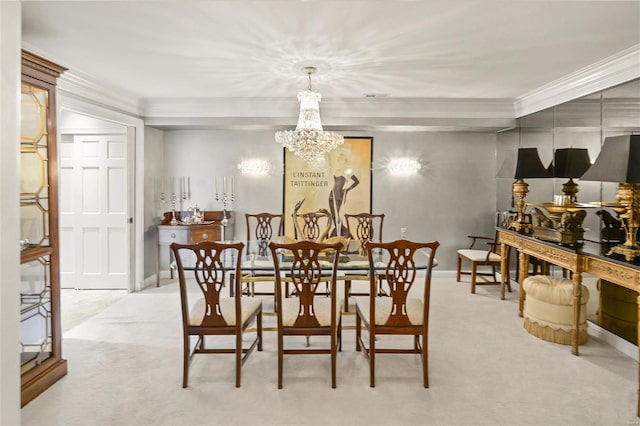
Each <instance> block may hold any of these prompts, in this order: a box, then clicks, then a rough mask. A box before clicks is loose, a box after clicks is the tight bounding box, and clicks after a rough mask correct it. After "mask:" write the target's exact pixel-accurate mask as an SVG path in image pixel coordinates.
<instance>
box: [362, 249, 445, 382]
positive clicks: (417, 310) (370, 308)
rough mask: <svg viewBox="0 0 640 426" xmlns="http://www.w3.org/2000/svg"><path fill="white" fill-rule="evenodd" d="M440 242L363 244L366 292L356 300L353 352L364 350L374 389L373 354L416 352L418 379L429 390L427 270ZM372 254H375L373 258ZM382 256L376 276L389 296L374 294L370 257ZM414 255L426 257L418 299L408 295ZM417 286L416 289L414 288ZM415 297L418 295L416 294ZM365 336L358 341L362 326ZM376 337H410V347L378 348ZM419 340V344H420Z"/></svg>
mask: <svg viewBox="0 0 640 426" xmlns="http://www.w3.org/2000/svg"><path fill="white" fill-rule="evenodd" d="M439 245H440V243H439V242H438V241H432V242H430V243H417V242H412V241H407V240H398V241H392V242H389V243H375V242H371V241H370V242H368V243H367V244H366V245H365V248H366V250H367V256H368V258H369V265H370V266H369V268H370V274H369V276H370V281H369V283H370V293H369V297H368V298H356V350H357V351H361V350H362V351H364V354H365V355H366V356H367V360H368V361H369V377H370V386H371V387H375V365H376V364H375V355H376V353H416V354H420V357H421V359H422V376H423V382H424V387H425V388H428V387H429V362H428V360H429V358H428V354H429V352H428V340H429V297H430V292H431V270H432V268H433V261H434V258H435V254H436V249H437V248H438V246H439ZM374 251H377V252H378V253H377V254H376V255H375V256H374V254H373V253H374ZM380 254H382V258H383V259H387V260H386V261H385V263H386V267H385V269H384V270H383V271H382V272H380V271H379V270H378V271H377V272H378V275H380V274H381V275H383V277H384V280H385V281H386V282H387V284H388V285H389V291H390V292H391V293H390V297H378V296H377V295H376V291H375V290H376V286H377V280H376V275H377V274H376V269H374V265H375V264H374V257H376V258H377V257H378V256H379V255H380ZM416 255H420V256H423V255H426V256H427V257H428V261H427V262H426V266H427V269H426V271H425V272H424V275H425V278H424V287H423V288H422V289H420V288H416V292H419V291H420V290H422V295H421V297H416V295H415V294H411V293H410V292H411V289H412V288H413V286H414V284H416V278H417V272H418V271H417V270H416V261H415V256H416ZM417 287H419V286H417ZM418 294H419V293H418ZM363 326H364V329H365V330H366V331H367V332H368V334H369V339H368V342H365V340H364V339H363V338H362V327H363ZM380 335H411V336H413V348H411V349H403V348H391V347H385V348H381V347H379V346H378V345H379V344H382V343H383V340H382V339H379V337H378V336H380ZM420 337H422V342H421V341H420Z"/></svg>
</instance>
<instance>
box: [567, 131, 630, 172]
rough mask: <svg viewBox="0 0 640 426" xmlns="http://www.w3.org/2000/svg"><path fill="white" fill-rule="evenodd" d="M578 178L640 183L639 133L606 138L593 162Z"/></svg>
mask: <svg viewBox="0 0 640 426" xmlns="http://www.w3.org/2000/svg"><path fill="white" fill-rule="evenodd" d="M580 179H581V180H595V181H599V182H619V183H640V135H625V136H612V137H608V138H606V139H605V140H604V144H603V145H602V149H601V150H600V155H598V158H596V161H595V163H593V166H591V167H590V168H589V170H587V172H586V173H585V174H583V175H582V176H581V178H580Z"/></svg>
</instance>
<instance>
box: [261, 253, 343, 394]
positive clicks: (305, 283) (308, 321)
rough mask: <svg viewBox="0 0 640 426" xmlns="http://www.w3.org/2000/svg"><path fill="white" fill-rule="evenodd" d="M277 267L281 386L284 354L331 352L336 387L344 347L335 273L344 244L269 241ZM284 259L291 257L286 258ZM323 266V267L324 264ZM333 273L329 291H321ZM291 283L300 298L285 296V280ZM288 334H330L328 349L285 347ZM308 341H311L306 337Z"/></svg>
mask: <svg viewBox="0 0 640 426" xmlns="http://www.w3.org/2000/svg"><path fill="white" fill-rule="evenodd" d="M269 247H270V248H271V252H272V256H273V261H274V265H275V270H276V299H277V305H278V311H277V321H278V389H282V376H283V363H284V355H285V354H330V355H331V387H332V388H335V387H336V358H337V352H338V351H339V350H341V348H342V320H341V318H342V317H341V310H342V309H341V301H338V300H337V293H336V276H337V272H338V260H339V257H340V256H339V252H340V250H341V249H342V243H335V244H322V243H317V242H314V241H298V242H295V243H290V244H283V243H282V244H278V243H274V242H272V243H270V244H269ZM284 258H288V259H287V260H286V261H284ZM323 265H324V266H323ZM326 273H330V288H331V290H330V292H329V295H328V296H326V295H325V294H324V292H321V291H320V288H321V286H320V283H321V282H324V281H326V278H325V277H324V274H326ZM285 280H286V281H289V282H291V284H292V286H293V289H294V292H295V294H296V295H297V297H291V298H284V297H283V291H282V286H283V281H285ZM285 336H305V337H307V339H308V338H309V337H310V336H329V337H330V343H329V348H327V347H326V346H325V347H320V348H319V347H310V346H307V347H306V348H286V349H285V347H284V337H285ZM307 342H308V340H307Z"/></svg>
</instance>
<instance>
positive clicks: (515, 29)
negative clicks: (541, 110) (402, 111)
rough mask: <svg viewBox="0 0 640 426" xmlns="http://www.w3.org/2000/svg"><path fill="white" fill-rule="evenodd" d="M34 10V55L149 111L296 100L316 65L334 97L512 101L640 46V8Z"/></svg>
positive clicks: (554, 2) (229, 4)
mask: <svg viewBox="0 0 640 426" xmlns="http://www.w3.org/2000/svg"><path fill="white" fill-rule="evenodd" d="M22 15H23V22H22V32H23V34H22V37H23V46H24V48H25V49H27V50H30V51H32V52H33V53H36V54H39V55H41V56H44V57H46V58H47V59H50V60H52V61H54V62H56V63H58V64H60V65H62V66H64V67H67V68H68V69H69V71H68V73H67V74H68V75H72V76H75V77H76V78H77V79H82V80H83V81H88V82H91V83H92V84H95V85H97V86H100V87H102V88H104V89H105V90H108V91H109V92H110V93H114V94H117V95H118V96H121V97H122V98H126V99H129V100H131V101H132V102H134V103H136V104H137V105H139V106H140V109H139V111H138V112H139V113H140V115H143V116H148V115H154V114H153V113H152V112H150V111H153V105H154V103H165V104H166V103H173V104H174V105H177V104H179V103H180V104H182V105H184V104H185V103H189V102H203V100H207V99H209V100H211V99H217V100H225V102H226V103H228V104H232V103H233V102H236V103H237V102H242V100H255V99H261V98H264V99H269V100H271V101H273V100H287V101H291V100H293V101H296V100H295V95H296V93H297V92H298V91H299V90H301V89H304V88H305V87H306V86H307V77H306V75H304V74H303V73H302V71H301V68H302V67H304V66H307V65H313V66H316V67H317V68H318V69H319V71H318V73H317V74H315V75H314V76H313V77H312V86H313V88H314V89H315V90H318V91H320V92H321V93H322V95H323V101H329V102H330V101H331V99H334V100H336V99H340V100H350V99H351V100H354V99H360V100H361V99H371V98H374V99H386V100H394V101H402V100H403V99H406V100H413V101H415V100H416V99H418V100H419V99H431V100H433V99H446V100H454V101H455V100H461V99H462V100H487V99H491V100H507V101H508V102H511V103H512V102H513V100H515V99H517V98H519V97H522V96H524V95H526V94H527V93H530V92H531V91H534V90H536V89H538V88H540V87H542V86H544V85H545V84H548V83H550V82H553V81H556V80H558V79H561V78H563V77H565V76H567V75H570V74H571V73H575V72H576V71H579V70H581V69H584V68H585V67H588V66H590V65H592V64H594V63H597V62H599V61H602V60H605V59H606V58H609V57H611V56H612V55H616V54H618V53H619V52H621V51H624V50H625V49H629V48H633V47H634V46H638V45H640V1H588V0H586V1H561V0H548V1H543V0H477V1H471V0H445V1H436V0H425V1H409V0H405V1H350V0H343V1H329V0H315V1H314V0H307V1H303V0H281V1H268V0H263V1H240V0H233V1H215V0H214V1H205V0H182V1H31V0H25V1H24V2H23V4H22ZM296 102H297V101H296ZM248 103H250V102H248ZM223 104H224V103H222V104H221V105H223ZM322 105H323V104H321V109H322V108H323V106H322ZM217 108H220V105H218V107H217ZM145 109H146V111H145ZM224 113H225V112H224V107H222V111H218V110H216V111H213V109H212V110H211V113H210V115H218V116H223V115H224ZM160 115H162V114H160ZM169 115H170V114H169ZM192 115H193V114H192ZM241 115H242V114H241ZM248 115H249V114H245V116H248ZM323 116H324V113H323ZM323 118H324V117H323ZM289 122H291V120H290V119H289Z"/></svg>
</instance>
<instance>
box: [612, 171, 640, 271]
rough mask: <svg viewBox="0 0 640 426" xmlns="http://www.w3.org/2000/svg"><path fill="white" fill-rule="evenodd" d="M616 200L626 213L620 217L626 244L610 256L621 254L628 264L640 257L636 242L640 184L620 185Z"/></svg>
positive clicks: (639, 215)
mask: <svg viewBox="0 0 640 426" xmlns="http://www.w3.org/2000/svg"><path fill="white" fill-rule="evenodd" d="M616 198H617V199H618V202H620V205H621V206H622V207H624V208H625V212H624V213H622V214H621V215H620V219H622V227H623V228H624V233H625V242H624V244H621V245H618V246H615V247H613V248H612V249H611V250H609V253H608V254H613V253H617V254H621V255H623V256H624V258H625V260H626V261H627V262H633V260H634V259H635V258H636V257H640V247H639V246H638V244H637V240H636V237H637V234H638V228H640V184H638V183H619V184H618V192H617V194H616Z"/></svg>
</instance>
